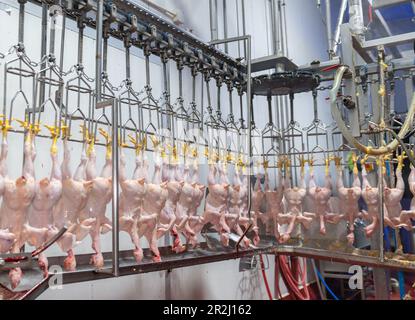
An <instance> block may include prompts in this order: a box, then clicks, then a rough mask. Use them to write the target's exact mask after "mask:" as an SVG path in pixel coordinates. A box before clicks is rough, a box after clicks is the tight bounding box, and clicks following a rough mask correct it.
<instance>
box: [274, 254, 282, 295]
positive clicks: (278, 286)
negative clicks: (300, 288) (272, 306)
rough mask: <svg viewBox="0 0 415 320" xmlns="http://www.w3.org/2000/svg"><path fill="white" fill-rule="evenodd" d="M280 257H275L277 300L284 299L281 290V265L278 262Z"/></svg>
mask: <svg viewBox="0 0 415 320" xmlns="http://www.w3.org/2000/svg"><path fill="white" fill-rule="evenodd" d="M278 261H279V260H278V256H277V255H275V257H274V263H275V267H274V287H275V298H277V299H282V294H281V290H280V265H279V262H278Z"/></svg>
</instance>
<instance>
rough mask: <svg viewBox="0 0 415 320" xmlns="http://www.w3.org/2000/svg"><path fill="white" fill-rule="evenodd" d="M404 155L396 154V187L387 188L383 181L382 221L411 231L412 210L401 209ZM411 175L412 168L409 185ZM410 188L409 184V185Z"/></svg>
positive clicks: (403, 185)
mask: <svg viewBox="0 0 415 320" xmlns="http://www.w3.org/2000/svg"><path fill="white" fill-rule="evenodd" d="M404 158H405V156H404V155H401V156H398V167H397V168H396V172H395V176H396V187H395V188H388V187H387V186H386V183H385V188H384V197H385V207H386V210H385V214H384V221H385V225H387V226H390V227H392V228H400V227H404V228H405V229H407V230H409V231H411V230H412V223H411V222H410V218H412V217H414V211H412V210H413V209H412V208H411V210H402V205H401V200H402V197H403V195H404V192H405V183H404V181H403V178H402V167H403V160H404ZM412 175H413V173H412V170H411V174H410V176H409V179H408V182H409V184H410V185H411V178H412V179H413V177H411V176H412ZM410 188H411V186H410Z"/></svg>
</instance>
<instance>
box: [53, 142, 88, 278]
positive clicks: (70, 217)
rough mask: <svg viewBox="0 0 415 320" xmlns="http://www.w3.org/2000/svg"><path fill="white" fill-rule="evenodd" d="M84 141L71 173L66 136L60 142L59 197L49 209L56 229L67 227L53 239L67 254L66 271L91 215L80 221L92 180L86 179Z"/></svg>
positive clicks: (70, 268) (73, 262)
mask: <svg viewBox="0 0 415 320" xmlns="http://www.w3.org/2000/svg"><path fill="white" fill-rule="evenodd" d="M86 147H87V146H86V144H84V145H83V149H82V153H81V161H80V163H79V165H78V167H77V169H76V171H75V174H74V175H73V176H72V171H71V168H70V163H71V154H70V150H69V147H68V144H67V139H64V141H63V162H62V196H61V198H60V199H59V201H58V203H57V204H56V206H55V208H54V210H53V223H54V226H55V227H56V228H57V229H61V228H62V227H64V226H67V228H68V229H67V231H66V232H65V234H64V235H63V236H62V237H61V238H60V239H59V240H58V241H57V244H58V245H59V247H60V248H61V250H62V251H64V252H66V253H67V257H66V258H65V260H64V264H63V265H64V268H65V270H68V271H74V270H75V269H76V259H75V255H74V252H73V247H74V246H75V245H76V244H78V243H79V242H80V241H81V240H82V239H84V238H85V237H86V236H87V235H88V233H89V232H90V230H91V225H92V224H93V223H94V222H95V220H96V219H95V218H87V219H85V220H83V221H82V223H81V221H80V220H79V218H80V212H81V210H82V209H83V208H84V207H85V205H86V202H87V199H88V194H89V192H90V190H91V188H92V181H87V180H86V172H85V171H86V164H87V156H86Z"/></svg>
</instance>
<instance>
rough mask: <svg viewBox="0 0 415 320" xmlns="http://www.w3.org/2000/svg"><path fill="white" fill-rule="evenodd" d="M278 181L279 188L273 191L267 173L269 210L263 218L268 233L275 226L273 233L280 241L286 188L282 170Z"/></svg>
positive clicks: (266, 193) (266, 187) (279, 172)
mask: <svg viewBox="0 0 415 320" xmlns="http://www.w3.org/2000/svg"><path fill="white" fill-rule="evenodd" d="M278 181H279V182H278V187H277V188H275V189H272V188H271V187H270V182H269V175H268V170H266V171H265V200H266V203H267V210H266V211H265V213H264V214H263V215H262V216H261V218H262V221H263V223H264V224H265V225H266V226H267V228H268V231H269V227H270V226H273V230H272V232H273V234H274V236H275V239H277V240H279V237H280V235H279V232H278V216H279V215H280V214H282V213H283V212H284V211H283V204H282V199H283V197H284V186H283V184H282V183H281V170H278Z"/></svg>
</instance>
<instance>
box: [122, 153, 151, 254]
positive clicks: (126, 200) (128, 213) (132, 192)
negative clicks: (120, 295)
mask: <svg viewBox="0 0 415 320" xmlns="http://www.w3.org/2000/svg"><path fill="white" fill-rule="evenodd" d="M142 167H143V159H142V157H141V155H140V153H139V150H138V151H137V155H136V168H135V170H134V175H133V178H132V179H127V177H126V173H125V154H124V152H123V149H122V148H121V154H120V167H119V179H120V186H121V194H120V204H119V209H120V217H119V221H120V230H121V231H124V232H127V233H128V234H129V236H130V238H131V241H132V243H133V244H134V247H135V250H134V257H135V259H136V261H137V262H141V261H142V260H143V249H142V248H141V246H140V237H139V235H138V225H137V224H138V219H139V217H140V214H141V210H142V209H143V202H144V197H145V195H146V187H147V185H146V178H145V177H144V176H143V175H142V172H141V170H142Z"/></svg>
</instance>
